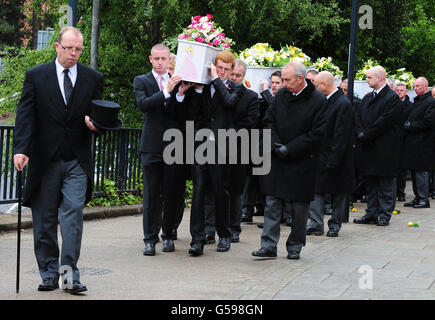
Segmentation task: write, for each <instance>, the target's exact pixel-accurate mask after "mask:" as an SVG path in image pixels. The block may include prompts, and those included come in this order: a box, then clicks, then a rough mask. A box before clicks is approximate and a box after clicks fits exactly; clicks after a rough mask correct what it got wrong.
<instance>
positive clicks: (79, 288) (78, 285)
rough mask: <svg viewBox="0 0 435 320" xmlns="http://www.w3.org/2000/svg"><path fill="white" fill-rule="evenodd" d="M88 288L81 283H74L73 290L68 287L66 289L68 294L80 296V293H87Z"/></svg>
mask: <svg viewBox="0 0 435 320" xmlns="http://www.w3.org/2000/svg"><path fill="white" fill-rule="evenodd" d="M87 290H88V288H86V286H85V285H84V284H83V283H80V282H79V281H73V286H72V288H71V289H68V287H67V288H66V289H65V291H66V292H68V293H71V294H78V293H80V292H84V291H87Z"/></svg>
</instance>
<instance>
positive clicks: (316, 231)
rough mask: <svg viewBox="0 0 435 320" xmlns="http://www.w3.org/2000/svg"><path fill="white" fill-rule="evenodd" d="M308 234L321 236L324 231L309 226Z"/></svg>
mask: <svg viewBox="0 0 435 320" xmlns="http://www.w3.org/2000/svg"><path fill="white" fill-rule="evenodd" d="M306 234H307V236H311V235H315V236H321V235H323V231H320V230H316V229H314V228H313V227H307V230H306Z"/></svg>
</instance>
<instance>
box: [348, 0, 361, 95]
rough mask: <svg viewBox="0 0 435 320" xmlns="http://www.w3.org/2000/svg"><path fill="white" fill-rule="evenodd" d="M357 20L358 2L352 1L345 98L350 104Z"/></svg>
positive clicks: (356, 0)
mask: <svg viewBox="0 0 435 320" xmlns="http://www.w3.org/2000/svg"><path fill="white" fill-rule="evenodd" d="M357 19H358V0H352V20H351V25H350V42H349V60H348V69H347V77H348V88H347V97H348V98H349V100H350V102H351V103H352V101H353V84H354V77H355V49H356V35H357Z"/></svg>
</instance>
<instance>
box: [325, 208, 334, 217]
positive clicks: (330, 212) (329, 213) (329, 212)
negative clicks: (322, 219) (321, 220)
mask: <svg viewBox="0 0 435 320" xmlns="http://www.w3.org/2000/svg"><path fill="white" fill-rule="evenodd" d="M323 214H324V215H326V216H330V215H332V209H331V208H328V209H325V212H324V213H323Z"/></svg>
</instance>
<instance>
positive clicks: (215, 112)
mask: <svg viewBox="0 0 435 320" xmlns="http://www.w3.org/2000/svg"><path fill="white" fill-rule="evenodd" d="M211 85H213V86H214V88H215V90H216V91H215V93H214V95H213V98H212V97H211ZM242 94H243V86H242V85H240V84H236V83H235V82H232V81H230V80H228V82H227V86H225V84H224V83H223V81H222V80H221V79H220V78H216V79H214V80H212V81H211V83H210V84H209V85H206V86H205V87H204V90H203V93H202V98H203V106H204V108H205V109H206V113H207V117H208V125H207V127H208V128H209V129H211V130H213V132H214V134H215V136H216V137H217V130H218V129H229V128H233V121H234V117H233V116H234V114H233V113H234V110H235V109H236V107H237V104H238V102H239V100H240V97H241V96H242Z"/></svg>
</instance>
